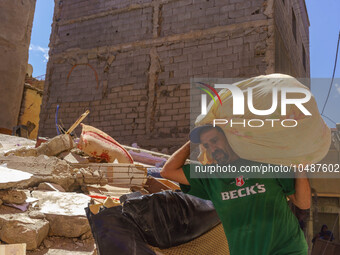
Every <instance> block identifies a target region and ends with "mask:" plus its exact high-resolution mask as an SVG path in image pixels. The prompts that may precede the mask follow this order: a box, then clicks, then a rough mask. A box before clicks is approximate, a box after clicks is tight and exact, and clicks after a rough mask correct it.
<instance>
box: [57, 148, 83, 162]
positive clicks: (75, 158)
mask: <svg viewBox="0 0 340 255" xmlns="http://www.w3.org/2000/svg"><path fill="white" fill-rule="evenodd" d="M58 157H59V158H60V159H63V160H65V161H66V162H68V163H83V164H86V163H89V160H88V159H87V158H84V157H81V156H80V155H78V154H77V153H75V152H72V151H71V152H62V153H61V154H60V155H59V156H58Z"/></svg>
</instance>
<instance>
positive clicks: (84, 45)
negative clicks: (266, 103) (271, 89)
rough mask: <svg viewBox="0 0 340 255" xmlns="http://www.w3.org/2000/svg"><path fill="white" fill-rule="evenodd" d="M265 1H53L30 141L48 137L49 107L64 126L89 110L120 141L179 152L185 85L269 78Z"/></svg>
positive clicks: (268, 7)
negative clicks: (36, 123)
mask: <svg viewBox="0 0 340 255" xmlns="http://www.w3.org/2000/svg"><path fill="white" fill-rule="evenodd" d="M272 2H273V1H272V0H269V1H264V0H251V1H249V0H247V1H246V0H231V1H230V0H218V1H217V0H198V1H193V0H158V1H150V0H149V1H136V0H135V1H129V2H127V1H117V0H115V1H113V0H110V1H108V0H106V1H104V0H96V1H85V0H74V1H56V7H55V14H54V23H53V30H52V35H51V42H50V46H51V50H50V58H49V63H48V67H47V77H46V84H45V92H44V98H43V105H42V108H41V109H42V112H41V116H40V119H41V121H40V129H39V134H40V135H42V136H54V135H55V124H54V114H55V110H56V107H57V105H58V104H59V105H60V110H59V118H60V119H61V120H62V122H63V123H64V125H65V126H67V127H68V126H70V125H71V124H72V123H73V122H74V121H75V120H76V119H77V117H78V116H79V115H80V114H81V113H82V112H84V111H85V110H86V109H90V111H91V113H90V115H89V116H88V117H87V118H86V119H85V123H88V124H90V125H93V126H95V127H97V128H99V129H102V130H103V131H105V132H107V133H109V134H110V135H112V136H113V137H114V138H116V139H117V140H118V141H120V142H122V143H125V144H128V143H131V142H138V143H139V144H140V145H142V146H143V147H146V148H149V147H159V148H163V147H172V146H178V145H180V144H181V143H183V142H184V141H186V139H187V135H188V131H189V104H190V102H189V85H190V78H191V77H228V78H229V77H231V78H233V77H250V76H255V75H259V74H264V73H272V72H274V44H273V42H274V38H273V28H274V22H273V19H272V13H273V11H272ZM75 65H77V66H75ZM76 132H77V133H78V134H79V132H80V130H79V128H78V129H77V130H76Z"/></svg>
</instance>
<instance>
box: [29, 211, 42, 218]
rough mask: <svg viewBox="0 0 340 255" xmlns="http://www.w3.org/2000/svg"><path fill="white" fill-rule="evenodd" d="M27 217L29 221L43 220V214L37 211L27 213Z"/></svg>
mask: <svg viewBox="0 0 340 255" xmlns="http://www.w3.org/2000/svg"><path fill="white" fill-rule="evenodd" d="M28 216H29V217H30V218H31V219H45V218H46V217H45V214H43V213H42V212H39V211H30V212H29V213H28Z"/></svg>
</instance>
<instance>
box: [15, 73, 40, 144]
mask: <svg viewBox="0 0 340 255" xmlns="http://www.w3.org/2000/svg"><path fill="white" fill-rule="evenodd" d="M43 87H44V81H39V80H35V79H32V78H31V79H30V78H26V83H25V87H24V94H23V97H22V102H21V109H20V114H19V123H18V124H19V125H24V126H26V127H27V131H28V133H29V136H28V138H30V139H36V138H37V136H38V129H39V114H40V107H41V103H42V95H43V91H42V89H43Z"/></svg>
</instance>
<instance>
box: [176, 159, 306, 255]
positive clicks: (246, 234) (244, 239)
mask: <svg viewBox="0 0 340 255" xmlns="http://www.w3.org/2000/svg"><path fill="white" fill-rule="evenodd" d="M231 164H232V165H235V166H236V167H240V166H241V165H255V164H260V163H258V162H254V161H249V160H245V159H239V160H236V161H234V162H232V163H231ZM183 171H184V174H185V176H186V178H187V179H188V182H189V183H190V185H183V184H180V186H181V189H182V191H183V192H184V193H188V194H190V195H194V196H197V197H200V198H203V199H207V200H211V201H212V202H213V204H214V207H215V209H216V211H217V214H218V215H219V218H220V220H221V222H222V225H223V228H224V232H225V234H226V237H227V240H228V245H229V250H230V254H231V255H267V254H268V255H281V254H282V255H287V254H290V255H293V254H294V255H305V254H307V250H308V246H307V242H306V240H305V238H304V234H303V232H302V230H301V229H300V226H299V224H298V220H297V218H296V217H295V216H294V214H293V213H292V211H291V210H290V208H289V206H288V203H287V198H286V196H288V195H291V194H294V193H295V183H294V179H275V178H272V179H267V178H263V179H255V178H253V179H247V178H246V174H243V178H223V179H222V178H190V165H184V166H183Z"/></svg>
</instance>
